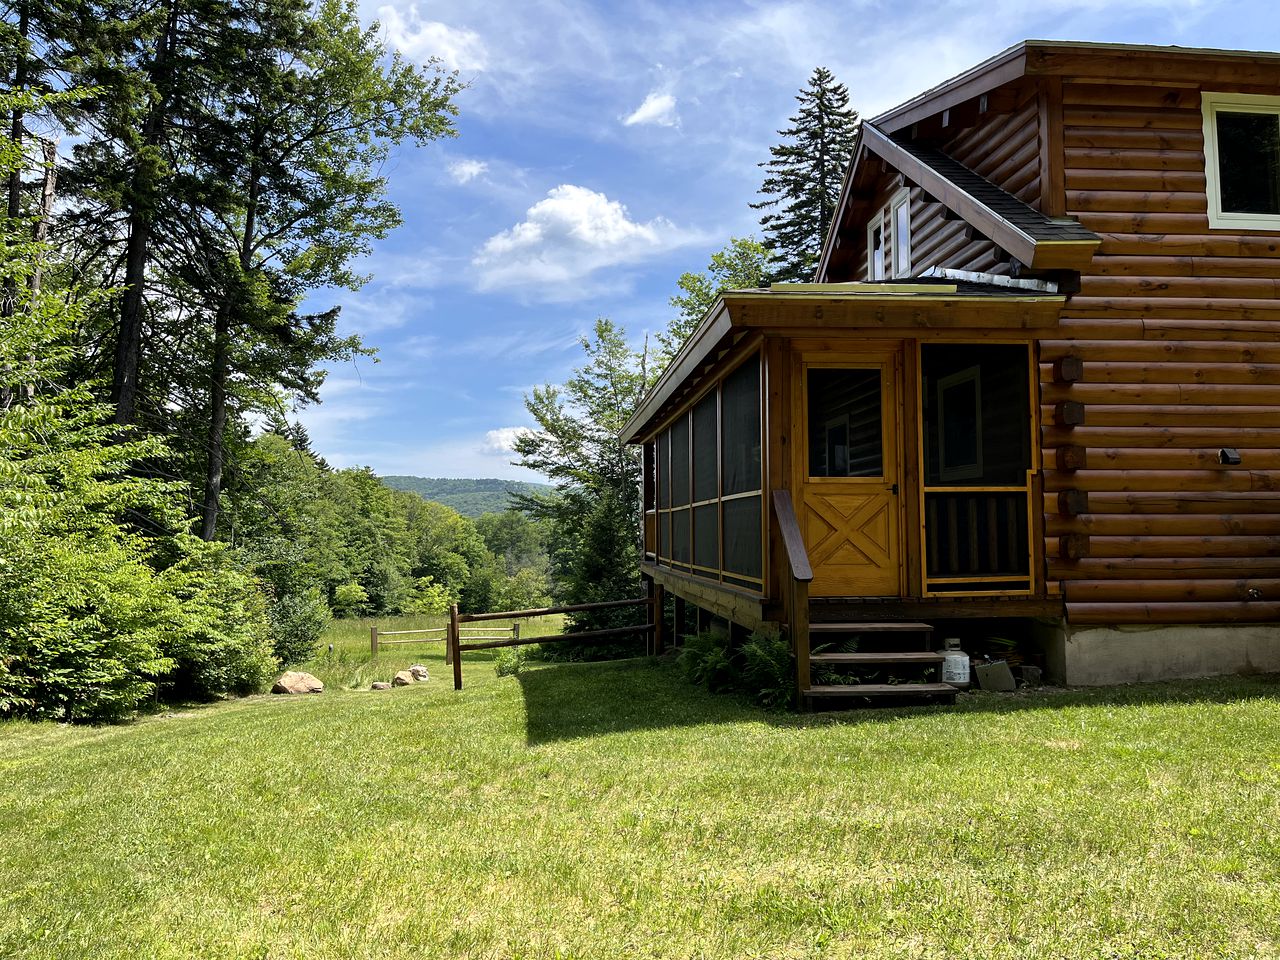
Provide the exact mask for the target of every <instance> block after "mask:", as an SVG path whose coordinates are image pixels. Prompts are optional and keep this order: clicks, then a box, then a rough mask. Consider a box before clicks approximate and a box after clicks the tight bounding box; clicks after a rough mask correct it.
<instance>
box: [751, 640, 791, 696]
mask: <svg viewBox="0 0 1280 960" xmlns="http://www.w3.org/2000/svg"><path fill="white" fill-rule="evenodd" d="M741 676H742V686H743V688H744V689H745V690H746V691H747V693H749V694H750V695H751V696H752V697H754V698H755V699H756V700H757V701H758V702H759V703H760V704H761V705H762V706H765V707H768V708H769V709H771V710H778V709H781V708H783V707H786V706H788V705H789V704H790V703H791V701H792V699H793V698H794V697H795V689H796V673H795V658H794V657H792V655H791V644H790V643H788V642H787V640H786V638H784V637H783V636H782V634H780V633H779V632H777V631H776V630H773V631H765V630H757V631H756V632H755V633H753V634H751V636H750V637H749V638H748V639H747V642H746V643H745V644H743V647H742V674H741Z"/></svg>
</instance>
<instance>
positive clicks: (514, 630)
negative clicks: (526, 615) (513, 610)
mask: <svg viewBox="0 0 1280 960" xmlns="http://www.w3.org/2000/svg"><path fill="white" fill-rule="evenodd" d="M511 639H512V640H519V639H520V621H519V620H517V621H516V622H515V623H513V624H511Z"/></svg>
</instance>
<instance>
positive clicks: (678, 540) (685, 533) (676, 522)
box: [671, 507, 689, 566]
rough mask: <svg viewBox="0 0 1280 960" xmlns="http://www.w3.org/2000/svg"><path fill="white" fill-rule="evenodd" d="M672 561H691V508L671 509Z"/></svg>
mask: <svg viewBox="0 0 1280 960" xmlns="http://www.w3.org/2000/svg"><path fill="white" fill-rule="evenodd" d="M671 562H672V563H679V564H684V565H686V566H687V565H688V563H689V508H688V507H683V508H682V509H680V510H672V511H671Z"/></svg>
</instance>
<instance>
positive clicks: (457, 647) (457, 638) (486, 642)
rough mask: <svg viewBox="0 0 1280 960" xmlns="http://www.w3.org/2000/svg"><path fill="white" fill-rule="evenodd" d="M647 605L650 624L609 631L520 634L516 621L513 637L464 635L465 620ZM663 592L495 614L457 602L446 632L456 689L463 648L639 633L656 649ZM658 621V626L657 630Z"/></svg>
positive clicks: (509, 618)
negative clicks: (461, 610)
mask: <svg viewBox="0 0 1280 960" xmlns="http://www.w3.org/2000/svg"><path fill="white" fill-rule="evenodd" d="M639 606H645V607H648V616H647V618H646V619H647V621H648V622H647V623H638V624H634V625H632V626H627V627H612V628H610V629H608V630H586V631H584V632H582V633H564V634H557V635H555V636H550V637H521V636H520V631H519V627H520V625H519V624H513V625H512V626H513V629H514V635H513V636H511V637H477V636H464V635H463V631H464V630H466V629H467V628H466V627H464V626H463V624H464V623H475V622H477V621H483V620H512V619H516V618H523V617H546V616H551V615H553V614H557V613H579V612H582V611H586V610H612V609H617V608H621V607H639ZM661 623H662V595H661V592H660V591H659V592H658V593H657V594H656V595H651V596H647V597H637V598H636V599H634V600H610V601H607V602H605V603H579V604H574V605H572V606H565V607H539V608H537V609H532V610H502V611H498V612H495V613H459V612H458V606H457V604H454V605H453V606H452V607H450V608H449V627H448V631H447V634H446V639H447V646H446V647H445V653H446V662H449V661H450V660H451V661H452V662H453V689H455V690H461V689H462V653H463V651H464V650H492V649H494V648H496V647H522V646H527V645H529V644H534V643H559V642H561V641H564V640H600V639H604V638H605V637H623V636H632V635H635V634H637V633H644V634H652V635H653V636H654V637H655V641H654V644H653V647H654V652H655V653H661V652H662V651H661V650H660V649H658V647H659V646H660V645H661V644H660V639H661V636H662V632H663V631H662V628H661V626H660V624H661ZM655 624H657V625H659V626H658V627H657V629H655ZM464 640H465V641H467V642H466V643H463V642H462V641H464Z"/></svg>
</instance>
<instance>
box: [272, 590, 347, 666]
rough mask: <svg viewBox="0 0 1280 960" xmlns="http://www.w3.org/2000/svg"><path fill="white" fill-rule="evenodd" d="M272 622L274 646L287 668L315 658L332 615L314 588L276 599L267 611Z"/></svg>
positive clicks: (276, 655)
mask: <svg viewBox="0 0 1280 960" xmlns="http://www.w3.org/2000/svg"><path fill="white" fill-rule="evenodd" d="M267 618H268V619H269V620H270V621H271V647H272V652H273V653H274V654H275V657H276V659H277V660H279V661H280V663H281V664H282V665H284V666H292V665H293V664H297V663H302V662H303V661H306V660H310V659H311V658H312V657H313V656H315V653H316V650H317V649H318V648H319V646H320V637H321V636H322V635H323V634H324V631H325V629H326V628H328V626H329V623H330V622H331V621H332V620H333V615H332V614H331V613H330V612H329V605H328V604H327V603H325V602H324V597H322V596H320V591H319V590H318V589H316V588H315V587H313V588H311V589H310V590H307V591H304V592H303V593H291V594H286V595H285V596H283V597H277V598H276V599H275V600H274V601H272V603H271V604H270V606H269V607H268V608H267Z"/></svg>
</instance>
